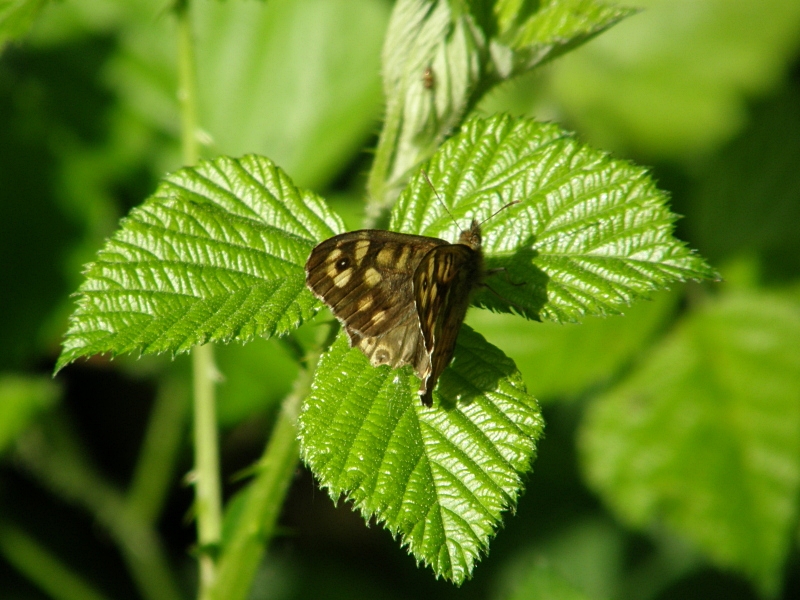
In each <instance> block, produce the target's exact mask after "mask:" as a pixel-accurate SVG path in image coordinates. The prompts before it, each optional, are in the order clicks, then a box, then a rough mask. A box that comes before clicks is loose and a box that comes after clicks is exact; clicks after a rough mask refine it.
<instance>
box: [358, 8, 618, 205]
mask: <svg viewBox="0 0 800 600" xmlns="http://www.w3.org/2000/svg"><path fill="white" fill-rule="evenodd" d="M631 12H632V11H630V10H629V9H624V8H619V7H613V6H610V5H606V4H603V3H601V2H598V1H597V0H569V1H568V2H548V3H532V2H525V3H523V2H518V1H514V0H512V1H510V2H500V3H498V4H497V5H496V6H494V7H492V6H490V5H489V4H488V3H478V2H467V3H462V2H456V1H445V0H439V1H433V0H400V1H399V2H397V3H396V4H395V8H394V11H393V13H392V17H391V20H390V23H389V31H388V35H387V37H386V42H385V44H384V49H383V78H384V92H385V94H386V98H387V108H386V118H385V122H386V126H385V128H384V131H383V133H382V135H381V140H380V142H379V145H378V153H377V157H376V161H375V167H374V168H373V172H372V173H371V177H370V193H371V195H372V196H373V198H375V199H376V200H381V201H382V202H383V205H384V208H385V207H387V206H389V205H390V204H391V203H392V202H393V201H394V200H395V198H396V197H397V194H398V193H399V191H400V189H401V188H402V186H403V185H405V182H406V180H407V178H408V176H409V174H410V173H411V172H412V170H413V169H414V167H416V166H417V165H418V164H419V163H420V162H422V161H424V160H425V159H427V158H428V157H430V155H431V154H432V153H433V152H434V151H435V150H436V148H437V147H438V146H439V145H440V144H441V143H442V141H443V140H444V139H445V138H446V137H447V136H448V135H450V134H451V133H452V131H453V129H454V128H456V127H458V126H459V125H460V124H461V123H462V122H463V120H464V118H465V115H466V114H467V113H468V111H469V110H470V109H472V108H473V107H474V106H475V104H476V103H477V102H478V101H479V100H480V99H481V98H482V97H483V95H484V94H485V93H486V92H487V90H489V89H491V88H492V87H493V86H495V85H497V84H498V83H500V82H502V81H506V80H508V79H510V78H512V77H516V76H517V75H520V74H522V73H524V72H526V71H528V70H530V69H532V68H534V67H536V66H538V65H539V64H541V63H542V62H545V61H547V60H549V59H551V58H553V57H554V56H557V55H559V54H560V53H562V52H564V51H566V50H567V49H569V48H572V47H575V46H578V45H580V44H581V43H583V42H585V41H586V40H587V39H589V38H591V37H592V36H594V35H596V34H598V33H600V32H601V31H603V30H605V29H607V28H608V27H611V26H612V25H613V24H615V23H616V22H617V21H619V20H620V19H622V18H624V17H625V16H627V15H628V14H630V13H631Z"/></svg>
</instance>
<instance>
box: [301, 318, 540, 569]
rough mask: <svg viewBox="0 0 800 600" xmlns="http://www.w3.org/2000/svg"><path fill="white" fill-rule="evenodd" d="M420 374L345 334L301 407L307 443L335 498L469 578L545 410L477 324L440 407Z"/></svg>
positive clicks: (532, 447) (526, 464) (445, 384)
mask: <svg viewBox="0 0 800 600" xmlns="http://www.w3.org/2000/svg"><path fill="white" fill-rule="evenodd" d="M418 385H419V380H418V379H417V378H416V376H415V375H413V373H412V371H411V369H410V367H408V366H407V367H404V368H403V369H401V370H392V369H390V368H389V367H388V366H382V367H379V368H374V367H372V366H371V365H370V363H369V360H368V359H367V358H366V357H365V356H364V355H363V354H362V353H361V352H360V351H359V350H358V349H354V348H348V344H347V339H346V336H345V335H343V334H342V335H340V336H339V338H338V340H337V341H336V343H335V344H334V345H333V346H332V348H331V350H330V351H329V352H328V353H327V354H325V355H324V356H323V358H322V360H321V362H320V365H319V367H318V369H317V372H316V375H315V380H314V384H313V387H312V393H311V397H310V398H309V400H308V401H307V402H306V404H305V407H304V409H303V412H302V413H301V415H300V419H299V427H300V439H301V452H302V455H303V458H304V460H305V461H306V463H307V464H308V465H309V466H310V468H311V469H312V471H313V472H314V474H315V475H316V477H317V478H318V479H319V481H320V483H321V485H322V486H323V487H325V488H327V490H328V492H329V493H330V495H331V497H332V498H333V499H334V500H337V499H338V498H339V497H340V496H341V495H342V494H344V495H345V496H346V497H347V498H348V499H349V500H352V502H353V504H354V506H355V507H356V508H358V509H359V510H360V511H361V513H362V515H363V516H364V518H365V519H366V520H369V519H370V518H373V517H374V518H375V519H377V521H378V522H381V523H383V524H384V525H385V527H386V528H387V529H389V530H390V531H391V532H392V534H393V535H396V536H399V537H400V539H401V541H402V544H403V545H404V546H406V547H407V548H408V550H409V552H411V553H412V554H413V555H414V557H415V558H416V559H417V561H419V562H422V563H424V564H426V565H430V566H431V568H432V569H433V570H434V572H435V573H436V575H437V576H442V577H444V578H446V579H450V580H452V581H453V582H454V583H456V584H460V583H462V582H463V581H464V580H465V579H467V578H468V577H469V576H470V574H471V572H472V569H473V568H474V566H475V563H476V562H477V561H478V559H479V558H480V554H481V553H482V552H485V551H486V549H487V547H488V542H489V538H490V537H491V536H492V535H493V534H494V531H495V529H496V528H497V526H498V524H499V522H500V515H501V513H502V512H503V511H504V510H506V509H509V508H513V507H514V505H515V503H516V499H517V497H518V495H519V493H520V490H521V487H522V478H521V476H522V474H523V473H525V472H527V471H528V470H529V469H530V464H531V461H532V459H533V457H534V454H535V451H536V441H537V440H538V438H539V437H540V435H541V433H542V427H543V422H542V418H541V414H540V413H539V409H538V406H537V404H536V400H535V399H534V398H533V396H530V395H529V394H528V393H527V392H526V391H525V386H524V384H523V383H522V380H521V379H520V376H519V372H518V371H517V370H516V368H515V367H514V364H513V362H512V361H511V360H509V359H508V358H507V357H505V356H504V355H503V353H502V352H501V351H500V350H498V349H497V348H495V347H494V346H492V345H491V344H489V343H488V342H486V340H485V339H483V337H481V336H480V335H478V334H477V333H475V332H473V331H472V330H471V329H470V328H469V327H467V326H464V327H462V330H461V334H460V336H459V338H458V346H457V347H456V353H455V357H454V359H453V362H452V364H451V366H450V368H449V369H447V370H445V372H444V374H443V375H442V377H441V379H440V382H439V386H438V387H437V389H436V392H435V397H436V398H438V401H435V402H434V407H433V408H425V407H423V406H422V405H421V404H420V402H419V400H418V398H417V394H416V393H415V391H416V388H417V387H418Z"/></svg>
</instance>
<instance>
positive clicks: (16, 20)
mask: <svg viewBox="0 0 800 600" xmlns="http://www.w3.org/2000/svg"><path fill="white" fill-rule="evenodd" d="M44 4H45V0H2V2H0V52H2V51H3V49H4V46H5V45H6V43H7V42H9V41H11V40H14V39H16V38H20V37H22V36H24V35H25V34H26V33H27V32H28V30H29V29H30V27H31V25H32V24H33V21H34V20H35V19H36V17H37V16H38V15H39V11H41V10H42V7H43V6H44Z"/></svg>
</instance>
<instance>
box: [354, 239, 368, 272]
mask: <svg viewBox="0 0 800 600" xmlns="http://www.w3.org/2000/svg"><path fill="white" fill-rule="evenodd" d="M368 251H369V240H358V241H357V242H356V251H355V253H356V262H357V263H358V265H359V266H361V261H362V260H364V257H365V256H366V255H367V252H368Z"/></svg>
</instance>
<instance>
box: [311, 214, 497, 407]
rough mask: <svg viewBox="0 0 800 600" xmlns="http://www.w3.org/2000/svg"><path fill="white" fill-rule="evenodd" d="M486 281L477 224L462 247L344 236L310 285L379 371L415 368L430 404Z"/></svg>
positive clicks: (408, 238) (317, 263)
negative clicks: (472, 299)
mask: <svg viewBox="0 0 800 600" xmlns="http://www.w3.org/2000/svg"><path fill="white" fill-rule="evenodd" d="M482 276H483V255H482V253H481V231H480V226H479V225H478V223H477V222H476V221H473V222H472V225H471V227H470V228H469V229H467V230H465V231H463V232H462V233H461V236H460V238H459V241H458V242H457V243H455V244H451V243H449V242H447V241H445V240H442V239H439V238H433V237H425V236H418V235H409V234H404V233H395V232H392V231H382V230H377V229H364V230H360V231H352V232H348V233H343V234H340V235H336V236H333V237H332V238H329V239H327V240H325V241H323V242H321V243H320V244H318V245H317V246H316V247H315V248H314V249H313V250H312V251H311V255H310V256H309V258H308V261H307V262H306V285H307V286H308V287H309V289H310V290H311V291H312V293H313V294H314V295H315V296H316V297H317V298H319V299H320V300H322V301H323V302H324V303H325V304H326V305H327V306H328V307H329V308H330V309H331V311H332V312H333V314H334V316H335V317H336V318H337V319H339V321H341V323H342V325H343V326H344V329H345V331H346V332H347V335H348V337H349V339H350V345H351V346H355V347H358V348H359V349H360V350H361V351H362V352H363V353H364V354H365V355H366V356H367V357H368V358H369V359H370V362H371V363H372V364H373V365H375V366H378V365H384V364H387V365H390V366H391V367H393V368H398V367H401V366H403V365H406V364H410V365H412V366H413V367H414V370H415V372H416V374H417V376H418V377H419V378H420V380H421V383H420V388H419V395H420V399H421V401H422V403H423V404H424V405H426V406H431V404H432V403H433V399H432V394H433V389H434V388H435V387H436V383H437V381H438V379H439V376H440V375H441V374H442V372H443V371H444V369H445V368H446V367H447V365H448V364H449V363H450V360H451V359H452V357H453V351H454V350H455V343H456V339H457V338H458V332H459V329H460V328H461V323H462V322H463V321H464V317H465V315H466V312H467V308H468V307H469V300H470V293H471V291H472V290H473V289H475V287H477V286H478V285H480V283H481V280H482Z"/></svg>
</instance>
